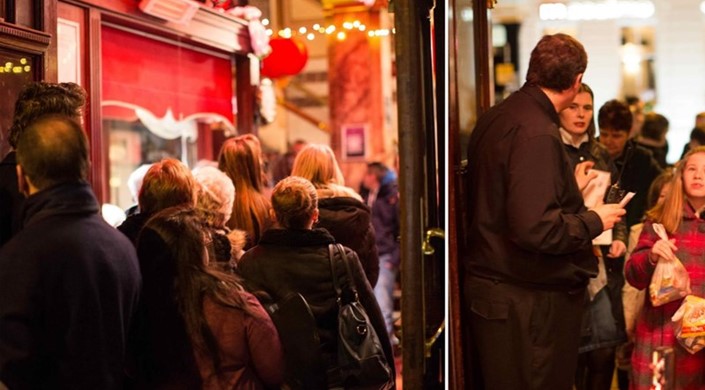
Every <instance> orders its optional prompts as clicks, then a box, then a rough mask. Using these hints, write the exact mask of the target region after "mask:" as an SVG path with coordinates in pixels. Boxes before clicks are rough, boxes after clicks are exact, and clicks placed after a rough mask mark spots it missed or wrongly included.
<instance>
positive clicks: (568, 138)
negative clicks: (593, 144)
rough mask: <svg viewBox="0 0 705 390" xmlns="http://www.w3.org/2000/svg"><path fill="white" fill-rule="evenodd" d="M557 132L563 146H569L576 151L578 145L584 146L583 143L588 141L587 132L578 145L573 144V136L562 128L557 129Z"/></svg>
mask: <svg viewBox="0 0 705 390" xmlns="http://www.w3.org/2000/svg"><path fill="white" fill-rule="evenodd" d="M558 130H559V131H560V133H561V140H562V141H563V143H564V144H566V145H570V146H573V147H575V148H576V149H577V148H579V147H580V145H582V144H584V143H585V142H588V141H589V137H588V135H587V132H586V133H585V134H583V136H582V137H581V138H580V140H578V143H577V144H576V143H575V142H573V135H572V134H570V133H569V132H568V130H566V129H564V128H563V127H560V128H558Z"/></svg>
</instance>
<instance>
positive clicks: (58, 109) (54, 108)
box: [8, 81, 86, 148]
mask: <svg viewBox="0 0 705 390" xmlns="http://www.w3.org/2000/svg"><path fill="white" fill-rule="evenodd" d="M85 104H86V91H85V90H83V88H81V86H80V85H78V84H75V83H59V84H55V83H47V82H43V81H42V82H33V83H29V84H27V85H26V86H25V87H24V89H22V91H21V92H20V94H19V96H18V97H17V101H16V102H15V114H14V117H13V118H12V125H11V126H10V130H9V132H8V133H9V136H8V138H9V142H10V146H12V147H13V148H17V143H18V142H19V140H20V135H21V134H22V132H23V131H24V130H25V129H26V128H27V126H29V125H30V123H32V122H33V121H34V120H36V119H37V118H39V117H42V116H45V115H50V114H57V115H63V116H68V117H70V118H72V119H74V120H76V121H77V122H80V118H81V110H82V108H83V106H85Z"/></svg>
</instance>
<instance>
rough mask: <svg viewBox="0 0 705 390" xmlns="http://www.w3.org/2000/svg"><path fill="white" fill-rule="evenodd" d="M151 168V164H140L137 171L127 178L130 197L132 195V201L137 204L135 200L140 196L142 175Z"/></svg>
mask: <svg viewBox="0 0 705 390" xmlns="http://www.w3.org/2000/svg"><path fill="white" fill-rule="evenodd" d="M151 166H152V164H142V165H140V166H139V167H137V169H135V170H134V171H132V173H130V176H128V177H127V188H128V189H129V190H130V195H132V200H133V201H135V202H137V198H138V196H139V194H140V188H142V180H144V175H146V174H147V171H148V170H149V168H150V167H151Z"/></svg>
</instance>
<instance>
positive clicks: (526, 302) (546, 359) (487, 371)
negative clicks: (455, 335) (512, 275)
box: [463, 276, 587, 390]
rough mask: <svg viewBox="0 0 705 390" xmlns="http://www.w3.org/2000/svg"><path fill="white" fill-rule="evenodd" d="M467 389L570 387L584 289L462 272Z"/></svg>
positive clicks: (565, 389)
mask: <svg viewBox="0 0 705 390" xmlns="http://www.w3.org/2000/svg"><path fill="white" fill-rule="evenodd" d="M464 298H465V301H464V305H465V313H463V314H464V317H465V318H466V320H467V322H468V324H469V329H468V330H469V332H468V333H467V334H466V342H467V344H466V345H467V349H466V350H468V351H469V352H470V353H469V356H468V359H469V364H470V367H469V375H470V378H469V379H470V380H469V381H468V383H470V384H471V387H470V388H471V389H473V390H482V389H487V390H504V389H507V390H509V389H536V390H539V389H540V390H548V389H550V390H571V389H572V387H573V381H574V380H575V369H576V365H577V358H578V345H579V343H580V324H581V318H582V314H583V310H584V308H585V301H586V299H587V296H586V290H585V288H578V289H576V290H574V291H569V292H563V291H560V292H559V291H544V290H535V289H529V288H524V287H519V286H516V285H509V284H505V283H497V282H494V281H491V280H487V279H483V278H477V277H473V276H466V277H465V281H464Z"/></svg>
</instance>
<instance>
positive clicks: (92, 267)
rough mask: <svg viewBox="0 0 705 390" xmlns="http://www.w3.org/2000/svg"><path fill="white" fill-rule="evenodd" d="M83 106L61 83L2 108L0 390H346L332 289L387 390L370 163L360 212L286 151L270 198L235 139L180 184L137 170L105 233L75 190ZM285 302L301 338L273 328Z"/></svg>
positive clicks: (388, 287) (84, 162)
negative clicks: (373, 343)
mask: <svg viewBox="0 0 705 390" xmlns="http://www.w3.org/2000/svg"><path fill="white" fill-rule="evenodd" d="M85 101H86V96H85V92H84V91H83V90H82V89H81V88H80V87H78V86H77V85H75V84H71V83H62V84H52V83H32V84H29V85H28V86H27V87H26V88H25V90H24V91H23V92H22V94H21V95H20V97H19V99H18V101H17V104H16V110H15V121H14V123H13V127H12V129H11V132H10V134H11V137H10V141H11V145H12V148H13V149H12V151H11V152H10V154H9V155H8V156H6V158H5V159H4V160H3V163H2V165H1V166H0V196H1V197H2V200H1V201H0V233H1V234H0V238H1V241H0V286H2V294H0V388H3V386H6V387H7V388H10V389H24V388H71V389H123V388H132V389H196V388H204V389H265V388H266V389H272V388H292V389H296V388H348V387H349V386H354V385H355V383H356V382H351V381H352V380H357V379H355V377H354V376H351V374H349V372H348V371H346V370H347V369H342V368H340V367H339V359H340V356H342V355H344V353H343V352H342V351H341V350H340V349H342V348H343V347H342V346H340V345H339V343H340V339H339V337H341V336H340V334H339V333H340V330H339V327H340V324H339V320H338V316H339V310H341V309H340V308H341V305H342V304H341V301H340V299H341V298H340V296H339V293H340V291H338V290H337V289H338V288H340V286H342V288H343V289H344V290H346V291H347V290H350V291H355V301H356V302H359V305H361V307H362V308H363V309H364V311H365V312H366V313H367V316H368V317H369V320H368V321H369V325H370V328H369V330H368V331H369V332H372V333H376V335H377V339H378V340H379V341H377V343H378V344H379V345H378V347H379V348H380V349H381V351H382V352H381V356H378V357H377V358H378V359H381V360H382V363H383V365H385V366H386V367H389V370H390V375H389V378H388V381H385V382H382V383H377V384H375V386H374V388H380V389H391V388H394V386H395V383H394V381H395V375H394V370H395V365H394V353H393V344H395V345H396V344H398V340H397V338H396V335H395V332H394V326H393V321H394V319H393V316H392V313H393V311H394V306H393V297H392V294H393V287H394V283H395V282H396V279H397V272H398V269H399V263H400V259H399V249H398V235H399V208H398V204H399V203H398V191H397V188H396V176H395V174H394V173H393V171H392V169H390V168H388V167H387V166H385V165H384V164H382V163H379V162H374V163H370V164H368V167H367V173H366V178H365V181H364V185H363V187H364V188H363V189H364V191H363V194H364V195H365V196H364V198H363V196H362V195H360V194H359V193H358V192H357V191H355V190H353V189H351V188H349V187H347V186H346V185H345V180H344V178H343V175H342V173H341V170H340V167H339V166H338V163H337V161H336V158H335V154H334V153H333V151H332V150H331V149H330V148H329V147H328V146H325V145H315V144H308V145H304V144H300V143H297V148H296V149H297V150H296V151H297V153H296V155H295V156H294V157H293V158H291V159H290V158H289V157H292V156H288V157H287V161H286V162H285V163H283V164H282V166H283V167H281V169H280V171H282V170H284V171H287V170H288V173H286V174H283V173H282V172H279V173H278V175H280V177H278V182H277V183H276V185H274V186H273V187H272V186H271V185H268V183H267V180H266V177H267V176H266V175H265V172H264V171H263V169H264V168H263V166H264V165H263V162H262V147H261V145H260V142H259V140H258V139H257V137H256V136H254V135H251V134H245V135H241V136H237V137H233V138H230V139H228V140H226V141H225V142H224V144H223V146H222V148H221V150H220V153H219V156H218V159H217V162H214V163H212V164H206V165H204V166H199V167H197V168H195V169H193V170H191V169H189V167H187V166H186V165H184V164H183V163H182V162H180V161H178V160H176V159H173V158H165V159H163V160H161V161H157V162H153V163H151V164H148V165H144V166H141V167H139V168H138V170H137V171H136V173H135V174H134V175H132V177H131V178H130V187H131V191H133V196H134V197H135V199H136V201H137V204H136V206H135V207H132V208H130V209H129V210H126V214H127V217H126V219H125V220H124V222H122V224H121V225H120V226H118V227H117V229H115V228H113V227H111V226H109V225H108V224H107V223H106V222H105V221H104V220H103V219H102V218H101V216H100V212H99V209H100V208H99V203H98V201H97V200H96V198H95V196H94V194H93V192H92V189H91V187H90V185H89V184H88V181H87V178H88V171H89V166H90V163H89V161H90V159H89V150H88V142H87V138H86V134H85V133H84V130H83V129H82V125H81V116H82V108H83V105H84V104H85ZM289 160H291V161H289ZM331 244H342V245H343V246H342V247H341V248H342V249H341V251H342V252H340V251H339V252H337V253H336V254H334V253H333V252H331V250H330V248H331ZM341 263H343V264H344V265H345V267H342V266H336V267H334V264H341ZM346 269H348V270H349V272H346V271H345V270H346ZM337 283H340V286H338V284H337ZM291 294H298V295H300V296H301V297H302V298H303V300H304V301H305V303H306V305H305V306H306V310H304V311H303V312H301V313H300V317H301V318H306V316H308V315H310V316H312V321H313V323H314V324H315V325H314V327H313V329H311V332H312V333H311V334H310V335H302V334H293V336H292V331H291V330H290V329H282V328H281V325H279V324H275V322H274V321H273V318H274V317H273V316H272V314H271V311H270V310H272V307H275V306H276V305H277V304H280V303H281V302H283V299H285V298H286V297H288V296H290V295H291ZM293 317H294V318H292V319H291V321H296V317H299V316H298V313H297V315H295V316H293ZM292 323H293V322H292ZM292 327H293V328H296V327H295V326H293V325H292ZM296 329H299V328H296ZM304 336H309V337H304ZM363 336H364V335H363ZM292 337H294V338H300V339H306V340H309V339H310V340H313V341H314V342H315V345H312V346H309V347H311V348H312V349H314V350H316V351H317V352H318V353H319V354H320V357H321V358H322V364H323V365H322V366H321V367H319V368H320V369H317V370H311V369H310V368H312V367H314V365H313V362H310V363H311V364H308V363H309V362H306V361H303V362H302V361H301V360H302V359H305V358H304V357H302V356H300V355H299V351H296V350H287V348H286V347H285V346H286V345H290V344H291V343H292V342H297V341H298V340H291V339H286V338H292ZM307 364H308V365H307ZM307 367H308V368H307ZM316 367H318V366H316ZM351 378H353V379H351ZM358 379H359V378H358ZM311 383H313V384H315V385H312V386H309V385H310V384H311Z"/></svg>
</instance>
